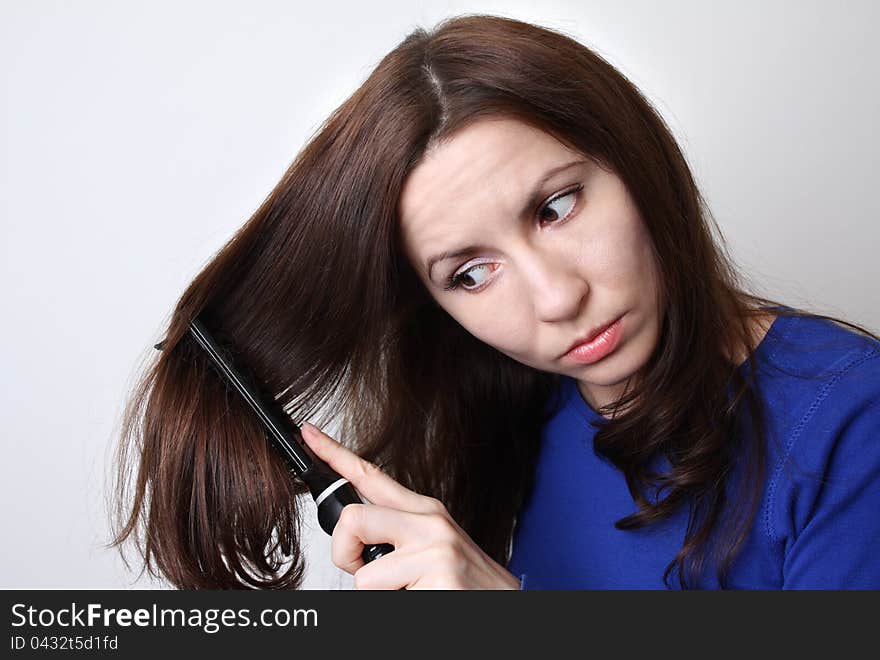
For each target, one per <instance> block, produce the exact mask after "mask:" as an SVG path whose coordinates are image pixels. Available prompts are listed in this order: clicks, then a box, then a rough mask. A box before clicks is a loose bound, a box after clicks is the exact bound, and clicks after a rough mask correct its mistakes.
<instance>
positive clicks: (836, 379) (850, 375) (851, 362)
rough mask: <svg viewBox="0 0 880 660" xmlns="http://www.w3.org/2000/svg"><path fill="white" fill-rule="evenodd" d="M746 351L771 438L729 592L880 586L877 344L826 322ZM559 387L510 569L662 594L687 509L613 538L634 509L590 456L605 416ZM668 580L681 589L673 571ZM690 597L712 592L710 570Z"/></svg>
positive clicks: (530, 584)
mask: <svg viewBox="0 0 880 660" xmlns="http://www.w3.org/2000/svg"><path fill="white" fill-rule="evenodd" d="M756 353H757V356H758V359H759V360H760V363H759V369H758V371H757V379H758V383H759V386H760V391H761V396H762V401H763V403H764V408H765V410H766V414H767V415H768V417H769V419H768V431H769V433H770V434H771V435H770V436H768V438H769V441H768V443H767V444H768V446H767V461H766V470H765V481H764V485H763V487H762V488H763V494H762V499H761V503H760V505H759V509H758V511H757V513H756V516H755V520H754V523H753V525H752V528H751V531H750V534H749V536H748V538H747V539H746V542H745V544H744V545H743V546H742V550H741V552H740V554H739V556H738V557H737V559H736V560H735V561H734V563H733V565H732V567H731V570H730V572H729V576H728V586H729V587H730V588H734V589H862V588H870V589H878V588H880V342H877V341H875V340H873V339H871V338H868V337H865V336H864V335H861V334H858V333H856V332H855V331H852V330H849V329H848V328H843V327H841V326H839V325H837V324H834V323H832V322H830V321H826V320H823V319H810V318H803V317H782V316H780V317H777V318H776V320H775V321H774V322H773V324H772V326H771V327H770V329H769V331H768V332H767V334H766V335H765V337H764V339H763V340H762V341H761V343H760V344H759V345H758V347H757V349H756ZM739 369H741V370H744V369H747V366H746V365H740V367H739ZM562 388H563V389H562V395H563V403H562V405H561V407H560V408H559V410H558V411H557V412H556V414H555V416H554V417H553V418H552V419H551V420H550V421H549V422H548V424H547V425H546V427H545V429H544V432H543V435H542V441H541V450H540V454H539V458H538V463H537V466H536V475H535V485H534V489H533V491H532V493H531V495H530V498H529V500H528V501H527V502H526V504H525V506H524V507H523V509H522V510H521V511H520V513H519V515H518V516H517V524H516V529H515V532H514V539H513V550H512V554H511V558H510V562H509V565H508V569H509V570H510V571H511V572H512V573H513V574H514V575H517V576H519V577H520V578H521V586H522V588H524V589H664V588H666V585H664V583H663V571H664V569H665V567H666V565H667V564H668V563H669V562H670V561H671V560H672V559H673V558H674V557H675V555H676V553H677V552H678V551H679V550H680V549H681V546H682V541H683V539H684V535H685V530H686V526H687V511H686V507H682V508H681V509H679V510H678V511H677V512H676V514H675V515H673V516H672V517H671V518H668V519H665V520H664V521H662V522H660V523H655V524H653V525H649V526H647V527H643V528H641V529H637V530H629V531H622V530H618V529H616V528H615V527H614V522H615V521H617V520H619V519H620V518H623V517H624V516H626V515H629V514H631V513H634V512H635V511H636V510H637V507H636V505H635V503H634V502H633V499H632V497H631V496H630V493H629V491H628V489H627V487H626V482H625V480H624V478H623V475H622V473H621V472H620V471H619V470H617V469H616V468H615V467H614V466H613V465H612V464H611V463H610V462H609V461H607V460H605V459H602V458H600V457H599V456H598V455H597V454H596V453H595V452H594V451H593V437H594V435H595V433H596V428H595V427H594V426H593V423H594V422H601V420H602V419H603V418H602V417H601V416H600V415H599V414H598V413H596V412H595V411H594V410H593V409H592V408H591V407H590V406H589V405H588V404H587V403H586V402H585V401H584V399H583V398H582V397H581V395H580V392H579V391H578V389H577V386H576V383H575V381H574V380H573V379H572V378H570V377H567V376H565V377H563V380H562ZM740 414H744V413H740ZM743 428H747V426H746V427H743ZM661 465H668V463H667V462H666V461H665V458H664V459H662V461H661ZM669 582H670V584H671V586H672V587H673V588H678V579H677V572H676V571H673V572H672V573H671V575H670V580H669ZM698 586H699V588H703V589H717V588H718V587H719V584H718V581H717V578H716V576H715V567H714V565H710V566H709V567H708V568H707V569H706V570H704V571H703V575H702V577H701V579H700V582H699V584H698Z"/></svg>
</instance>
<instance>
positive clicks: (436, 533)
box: [428, 511, 458, 543]
mask: <svg viewBox="0 0 880 660" xmlns="http://www.w3.org/2000/svg"><path fill="white" fill-rule="evenodd" d="M428 526H429V529H430V530H431V533H432V536H433V537H434V538H436V539H437V540H439V541H445V542H447V543H451V542H452V541H454V540H455V539H456V538H457V537H458V534H456V530H455V526H454V525H453V524H452V520H451V519H450V518H449V516H447V515H445V511H444V513H429V514H428Z"/></svg>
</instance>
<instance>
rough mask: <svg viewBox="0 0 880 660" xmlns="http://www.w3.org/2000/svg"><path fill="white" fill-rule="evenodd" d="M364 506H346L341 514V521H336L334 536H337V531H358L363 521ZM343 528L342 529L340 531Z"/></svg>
mask: <svg viewBox="0 0 880 660" xmlns="http://www.w3.org/2000/svg"><path fill="white" fill-rule="evenodd" d="M363 512H364V505H363V504H357V503H353V504H346V505H345V506H344V507H342V511H341V512H340V513H339V520H337V521H336V527H335V528H334V530H333V536H336V532H337V530H340V531H342V532H347V533H351V532H352V530H354V529H357V528H358V526H359V525H360V524H361V521H362V520H363ZM340 528H341V529H340Z"/></svg>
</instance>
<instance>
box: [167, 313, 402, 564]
mask: <svg viewBox="0 0 880 660" xmlns="http://www.w3.org/2000/svg"><path fill="white" fill-rule="evenodd" d="M189 331H190V333H191V334H192V336H193V337H194V338H195V340H196V341H197V342H198V343H199V345H200V346H201V347H202V348H203V349H204V350H205V352H206V353H207V354H208V356H209V357H210V358H211V363H212V364H213V365H214V367H215V368H216V370H217V371H218V372H219V373H220V375H221V376H223V378H224V379H225V380H226V381H227V382H228V383H229V384H231V385H232V386H233V388H235V390H236V391H237V392H238V393H239V394H240V395H241V396H242V397H243V398H244V400H245V401H247V403H248V405H249V406H250V407H251V409H252V410H253V411H254V412H255V413H256V415H257V417H258V418H259V419H260V421H261V422H262V423H263V426H264V427H265V428H266V430H267V431H268V435H269V438H270V440H271V441H272V444H274V445H275V447H276V449H277V450H278V451H279V452H281V455H282V456H283V457H284V458H285V460H286V461H287V463H288V465H289V466H290V469H291V472H293V473H294V474H295V475H296V476H298V477H299V478H300V479H302V481H303V482H305V484H306V486H308V488H309V492H310V493H311V494H312V497H313V498H314V500H315V504H316V505H317V507H318V523H319V524H320V525H321V529H323V530H324V531H325V532H327V534H333V528H334V527H336V522H337V521H338V520H339V515H340V514H341V513H342V509H343V507H345V506H346V505H348V504H362V503H363V500H362V499H361V498H360V496H359V495H358V493H357V491H356V490H355V489H354V487H353V486H352V485H351V484H350V483H349V482H348V480H347V479H344V478H343V477H341V476H339V475H338V474H337V473H336V472H334V471H333V470H332V469H331V468H330V467H329V466H328V465H327V464H326V463H324V462H323V461H322V460H321V459H320V458H318V457H317V456H315V455H314V453H312V452H311V450H309V448H308V447H307V446H306V444H305V441H304V440H303V437H302V434H301V433H300V430H299V427H298V426H297V425H296V424H294V423H293V420H291V418H290V416H289V415H288V414H287V413H286V412H285V411H284V409H283V408H282V407H281V406H280V405H279V404H278V402H277V401H275V399H274V398H271V399H270V397H268V396H261V395H260V389H259V388H258V387H257V386H256V385H255V384H254V383H253V382H250V381H248V379H247V378H246V377H245V376H244V373H243V371H242V370H240V369H237V368H236V367H235V365H234V364H233V362H232V359H231V357H230V356H229V355H228V354H227V353H225V352H224V351H223V349H221V347H220V346H219V344H218V343H217V342H216V341H215V340H214V338H213V337H212V336H211V334H210V332H209V331H208V330H207V328H206V327H205V325H204V324H203V323H202V322H201V321H200V320H199V318H198V317H196V318H195V319H193V320H192V321H191V322H190V325H189ZM163 344H164V342H161V343H159V344H156V348H158V349H161V348H162V347H163ZM392 550H394V546H392V545H389V544H387V543H380V544H377V545H368V546H365V547H364V550H363V553H362V555H361V556H362V557H363V560H364V562H370V561H373V560H374V559H378V558H379V557H381V556H383V555H386V554H388V553H389V552H391V551H392Z"/></svg>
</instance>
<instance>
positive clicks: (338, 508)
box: [300, 459, 394, 564]
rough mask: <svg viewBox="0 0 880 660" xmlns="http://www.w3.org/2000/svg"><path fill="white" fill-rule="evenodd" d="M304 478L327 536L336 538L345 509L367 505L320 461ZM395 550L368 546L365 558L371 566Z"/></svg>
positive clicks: (346, 481) (352, 488) (346, 483)
mask: <svg viewBox="0 0 880 660" xmlns="http://www.w3.org/2000/svg"><path fill="white" fill-rule="evenodd" d="M300 478H301V479H302V480H303V481H304V482H305V483H306V485H307V486H308V487H309V491H310V492H311V493H312V497H313V498H314V499H315V504H316V505H317V507H318V524H319V525H321V529H323V530H324V531H325V532H327V534H329V535H331V536H332V535H333V530H334V528H335V527H336V523H337V522H338V521H339V516H341V515H342V509H344V508H345V507H346V506H348V505H349V504H363V503H364V501H363V500H362V499H361V497H360V495H358V493H357V491H356V490H355V489H354V486H352V485H351V484H350V483H349V482H348V480H347V479H345V478H343V477H340V476H339V475H338V474H336V472H334V471H333V470H331V469H330V468H329V467H327V465H326V464H325V463H323V462H321V461H320V460H319V459H315V464H314V466H313V467H312V468H310V469H308V470H306V471H305V472H303V473H302V474H301V475H300ZM393 550H394V546H393V545H390V544H388V543H379V544H376V545H367V546H364V551H363V553H362V554H361V557H362V558H363V560H364V563H365V564H366V563H369V562H371V561H373V560H374V559H378V558H379V557H382V556H384V555H387V554H388V553H389V552H392V551H393Z"/></svg>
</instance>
